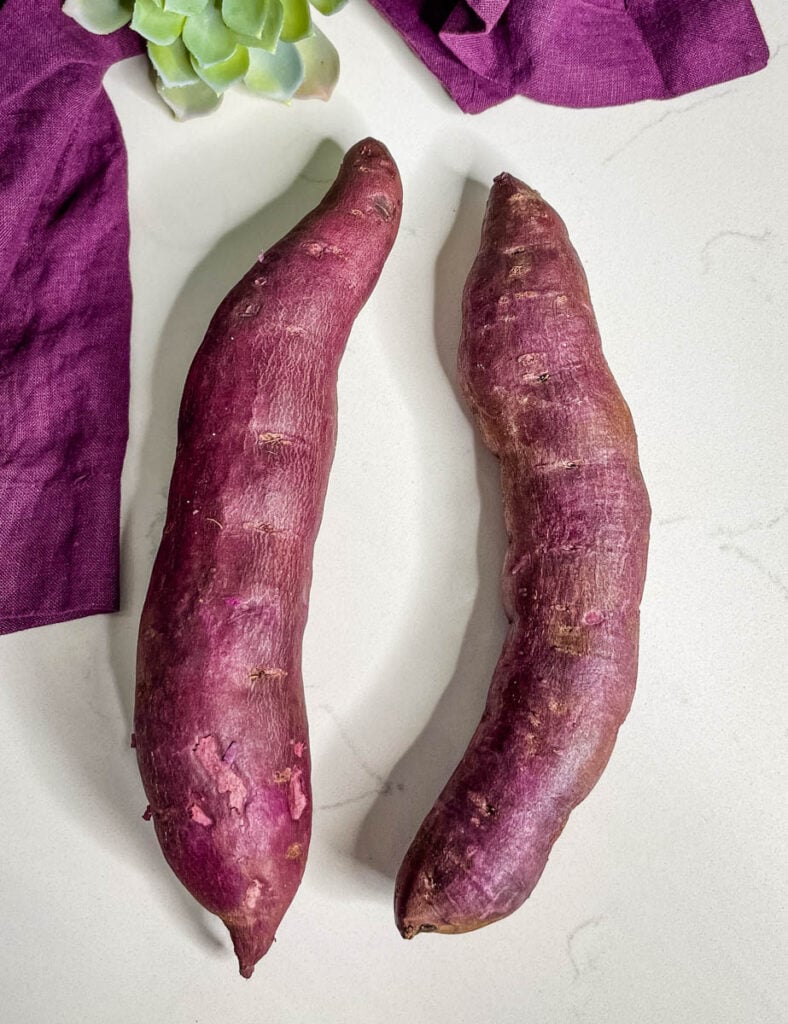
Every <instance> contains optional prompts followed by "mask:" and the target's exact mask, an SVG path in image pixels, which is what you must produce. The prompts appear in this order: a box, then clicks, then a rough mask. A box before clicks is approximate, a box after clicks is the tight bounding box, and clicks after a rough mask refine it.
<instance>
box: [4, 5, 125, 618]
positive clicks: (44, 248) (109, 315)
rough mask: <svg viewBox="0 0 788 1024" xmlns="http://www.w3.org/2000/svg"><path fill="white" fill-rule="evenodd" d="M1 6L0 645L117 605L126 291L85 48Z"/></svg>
mask: <svg viewBox="0 0 788 1024" xmlns="http://www.w3.org/2000/svg"><path fill="white" fill-rule="evenodd" d="M60 5H61V0H6V3H5V4H3V5H2V6H1V7H0V67H2V84H0V633H10V632H12V631H14V630H17V629H24V628H26V627H28V626H40V625H43V624H45V623H49V622H59V621H62V620H64V619H72V618H77V617H78V616H81V615H89V614H91V613H94V612H106V611H113V610H115V609H116V608H117V607H118V529H119V497H120V471H121V466H122V463H123V455H124V452H125V447H126V437H127V433H128V388H129V330H130V322H131V285H130V281H129V267H128V242H129V227H128V211H127V198H126V157H125V150H124V146H123V139H122V136H121V132H120V127H119V125H118V123H117V120H116V118H115V114H114V111H113V109H112V104H111V103H110V101H109V99H108V97H107V96H106V94H105V93H104V91H103V88H102V84H101V83H102V78H103V75H104V72H105V71H106V69H107V68H108V67H109V66H110V65H111V64H112V63H114V62H115V61H117V60H120V59H121V58H123V57H128V56H130V55H132V54H135V53H138V52H140V47H141V43H140V40H139V37H138V36H136V35H135V34H134V33H132V32H130V31H128V30H123V31H120V32H116V33H114V34H113V35H111V36H103V37H100V36H95V35H91V34H89V33H88V32H85V31H84V30H83V29H81V28H80V27H79V26H78V25H77V24H76V23H75V22H74V21H72V20H71V19H70V18H68V17H66V16H65V15H64V14H63V13H62V11H61V9H60Z"/></svg>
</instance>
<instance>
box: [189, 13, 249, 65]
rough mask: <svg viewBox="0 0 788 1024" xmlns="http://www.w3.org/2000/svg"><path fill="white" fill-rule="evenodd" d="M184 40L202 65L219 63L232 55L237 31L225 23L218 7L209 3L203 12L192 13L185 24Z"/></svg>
mask: <svg viewBox="0 0 788 1024" xmlns="http://www.w3.org/2000/svg"><path fill="white" fill-rule="evenodd" d="M183 41H184V43H185V44H186V47H187V49H188V50H189V52H190V53H191V55H192V56H193V57H194V58H195V60H196V61H197V62H198V64H200V65H201V66H202V67H209V66H210V65H211V64H219V63H221V62H222V61H224V60H227V59H228V57H230V56H232V54H233V52H234V50H235V46H236V38H235V33H234V32H231V31H230V29H229V28H228V27H227V26H226V25H225V23H224V20H223V19H222V16H221V13H220V12H219V8H218V7H214V5H213V4H209V5H208V6H207V7H206V8H205V10H204V11H203V12H202V13H201V14H190V15H189V17H188V18H187V19H186V24H185V25H184V26H183Z"/></svg>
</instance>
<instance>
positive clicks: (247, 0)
mask: <svg viewBox="0 0 788 1024" xmlns="http://www.w3.org/2000/svg"><path fill="white" fill-rule="evenodd" d="M267 7H268V0H222V17H223V18H224V23H225V25H226V26H227V27H228V28H231V29H232V30H233V32H237V33H238V34H239V35H242V36H259V35H260V33H261V32H262V31H263V25H265V16H266V8H267Z"/></svg>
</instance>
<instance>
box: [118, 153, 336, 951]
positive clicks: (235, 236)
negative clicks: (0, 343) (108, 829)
mask: <svg viewBox="0 0 788 1024" xmlns="http://www.w3.org/2000/svg"><path fill="white" fill-rule="evenodd" d="M343 155H344V154H343V151H342V150H341V149H340V147H339V146H338V145H337V144H336V143H335V142H333V141H332V140H330V139H326V140H323V141H322V142H321V143H320V144H319V145H318V146H317V148H316V150H315V152H314V153H313V155H312V157H311V158H310V159H309V161H308V162H307V164H306V165H305V167H304V169H303V171H302V172H301V173H300V174H299V175H298V177H297V178H296V179H295V181H294V182H293V184H292V186H291V187H290V188H289V189H287V190H286V191H285V192H284V193H282V194H281V195H280V196H278V197H277V198H276V199H275V200H273V201H272V202H271V203H269V204H268V205H267V206H265V207H264V208H263V209H261V210H260V211H259V212H258V213H256V214H255V215H254V216H252V217H250V218H249V219H248V220H246V221H244V222H243V223H241V224H239V225H238V226H237V227H235V228H233V229H232V230H231V231H229V232H227V234H226V235H224V236H223V237H222V238H221V240H220V241H219V242H218V243H217V244H216V246H215V247H214V248H213V249H212V250H211V251H210V252H209V253H208V255H207V256H205V258H204V259H203V260H201V262H200V263H199V264H198V265H197V266H196V267H195V268H194V270H193V271H192V273H191V274H190V275H189V278H188V280H187V281H186V283H185V285H184V286H183V288H182V289H181V291H180V293H179V295H178V297H177V299H176V300H175V303H174V305H173V307H172V310H171V312H170V314H169V316H168V318H167V321H166V324H165V326H164V329H163V331H162V335H161V341H160V344H159V348H158V352H157V354H156V363H155V368H154V373H153V374H152V380H153V394H152V399H151V414H150V418H149V420H148V422H147V425H146V429H145V437H144V440H143V442H142V445H141V454H140V459H139V462H140V466H141V467H142V469H141V472H140V475H139V481H138V484H137V487H136V490H135V491H134V494H133V496H132V498H131V499H130V502H129V505H128V513H127V517H126V522H125V525H124V527H123V530H122V535H121V565H122V577H121V582H122V594H121V610H120V613H119V614H117V615H115V616H112V617H110V618H108V620H107V630H108V638H109V651H110V664H111V668H112V675H113V681H114V684H115V688H116V690H117V695H118V701H119V704H120V707H121V710H122V713H123V717H124V720H125V723H126V726H127V730H128V731H127V734H126V735H127V741H126V744H125V746H126V747H128V737H129V736H130V734H131V730H132V723H133V712H134V686H135V662H136V645H137V627H138V624H139V619H140V614H141V610H142V604H143V601H144V598H145V592H146V590H147V582H148V579H149V577H150V571H151V568H152V565H153V560H154V558H155V555H156V551H157V549H158V544H159V538H160V534H161V528H162V527H163V525H164V521H163V516H162V517H160V518H159V520H157V521H156V522H155V523H154V527H153V528H151V527H148V528H147V529H146V527H145V524H144V523H142V522H141V521H140V520H141V519H142V516H143V514H144V512H145V510H146V509H150V508H151V507H155V504H156V499H157V496H163V495H165V494H166V492H167V489H168V486H169V480H170V474H171V472H172V465H173V461H174V457H175V442H176V436H175V420H176V414H177V408H178V405H179V404H180V396H181V393H182V391H183V386H184V383H185V380H186V374H187V371H188V369H189V366H190V364H191V361H192V359H193V357H194V354H195V352H196V350H197V347H198V345H199V344H200V342H201V340H202V338H203V335H204V334H205V331H206V329H207V327H208V324H209V322H210V320H211V317H212V316H213V313H214V311H215V310H216V308H217V307H218V305H219V303H220V302H221V300H222V299H223V298H224V296H225V295H226V294H227V292H228V291H229V290H230V289H231V288H232V287H233V286H234V285H235V284H236V283H237V281H239V280H240V278H241V277H242V276H243V275H244V274H245V273H246V271H247V270H248V269H249V267H250V266H251V265H252V264H253V263H254V262H255V260H256V259H257V256H258V253H259V252H260V251H261V249H267V248H270V247H271V246H272V245H273V244H274V243H275V242H277V241H279V239H280V238H281V237H282V236H283V235H285V234H286V233H287V232H288V231H289V230H290V228H292V227H293V226H294V225H295V224H296V223H297V222H298V221H299V220H300V219H301V218H302V217H303V216H304V214H306V213H308V212H309V211H310V210H311V209H313V208H314V207H315V206H316V205H317V204H318V202H319V201H320V200H321V199H322V197H323V195H324V194H325V192H326V191H327V190H328V187H329V186H330V184H331V183H332V182H333V180H334V178H335V177H336V174H337V171H338V169H339V165H340V163H341V160H342V156H343ZM165 438H166V439H167V441H166V443H165V442H164V441H163V439H165ZM113 771H114V772H117V773H119V774H120V775H122V776H123V780H122V787H118V786H117V785H116V786H113V787H112V788H113V791H116V790H118V788H122V790H123V797H124V799H123V800H122V801H121V802H118V801H117V800H116V801H115V805H114V806H115V811H116V814H117V815H118V817H119V818H120V819H121V820H122V822H123V827H124V828H125V829H126V830H127V831H128V833H129V846H130V849H133V850H135V851H136V856H139V857H140V859H144V860H145V861H146V866H147V868H148V869H149V871H150V873H151V874H152V875H155V876H159V877H161V878H164V877H165V875H166V876H167V877H168V878H169V881H170V883H171V891H172V890H175V891H177V892H178V893H179V895H180V896H181V897H182V899H181V903H182V910H183V918H184V920H186V921H187V922H188V923H189V925H190V926H191V930H192V932H193V933H196V935H197V937H198V940H199V941H201V942H202V943H203V944H206V943H207V944H208V945H209V946H211V947H214V948H215V947H217V946H219V945H223V943H221V942H220V941H219V939H218V938H217V935H216V934H214V933H213V932H212V931H211V930H210V928H209V924H210V923H211V922H212V918H211V916H210V915H209V914H208V912H207V911H205V910H203V908H202V907H200V905H199V904H198V903H197V902H196V901H195V900H194V899H193V898H192V897H191V896H190V895H189V894H188V893H187V891H186V889H184V888H182V886H181V884H180V882H178V881H177V880H176V878H175V876H174V875H172V874H171V873H170V872H169V869H165V861H164V859H163V857H162V856H161V853H160V852H159V850H158V847H157V844H156V840H155V837H154V836H153V831H152V828H151V826H150V825H149V824H145V823H143V822H141V820H140V814H141V812H142V810H143V809H144V807H145V795H144V793H143V789H142V785H141V783H140V782H139V778H138V776H137V771H136V766H135V765H134V763H133V761H132V759H131V758H128V759H127V760H122V759H121V758H120V757H118V758H117V760H116V761H115V764H114V767H113ZM132 778H133V782H132V781H131V780H132ZM115 795H116V797H117V792H116V794H115ZM142 829H147V830H148V836H147V837H146V836H145V835H144V833H143V832H142ZM222 931H223V929H222Z"/></svg>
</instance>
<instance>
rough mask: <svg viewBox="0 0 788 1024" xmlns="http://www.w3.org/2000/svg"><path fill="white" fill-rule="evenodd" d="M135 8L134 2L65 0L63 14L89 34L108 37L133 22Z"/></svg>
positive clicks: (129, 0)
mask: <svg viewBox="0 0 788 1024" xmlns="http://www.w3.org/2000/svg"><path fill="white" fill-rule="evenodd" d="M0 6H2V5H0ZM133 7H134V0H65V3H64V4H63V13H64V14H67V15H68V16H69V18H73V19H74V21H76V23H77V24H78V25H81V26H82V28H85V29H87V30H88V32H95V33H96V35H100V36H106V35H108V34H109V33H110V32H114V31H115V30H116V29H119V28H121V27H122V26H123V25H126V24H127V23H128V22H129V21H130V20H131V12H132V8H133Z"/></svg>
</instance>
